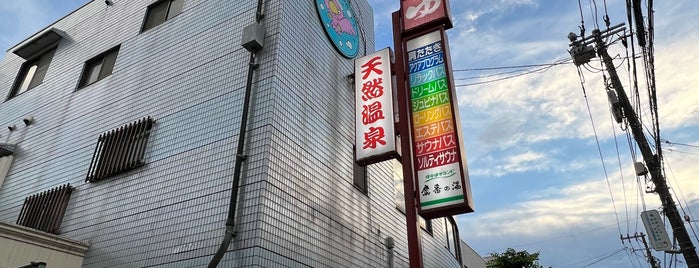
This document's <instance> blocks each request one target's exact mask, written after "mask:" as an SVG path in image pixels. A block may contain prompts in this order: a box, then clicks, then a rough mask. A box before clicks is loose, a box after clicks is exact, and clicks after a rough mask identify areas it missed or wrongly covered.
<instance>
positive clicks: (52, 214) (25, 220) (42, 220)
mask: <svg viewBox="0 0 699 268" xmlns="http://www.w3.org/2000/svg"><path fill="white" fill-rule="evenodd" d="M71 192H73V188H72V187H70V184H65V185H61V186H59V187H56V188H53V189H50V190H47V191H45V192H41V193H38V194H35V195H32V196H29V197H27V198H26V199H24V205H22V211H21V212H20V213H19V217H18V218H17V224H18V225H22V226H26V227H29V228H33V229H37V230H40V231H44V232H47V233H52V234H58V233H59V228H60V227H61V221H63V214H64V213H65V211H66V207H68V200H69V199H70V193H71Z"/></svg>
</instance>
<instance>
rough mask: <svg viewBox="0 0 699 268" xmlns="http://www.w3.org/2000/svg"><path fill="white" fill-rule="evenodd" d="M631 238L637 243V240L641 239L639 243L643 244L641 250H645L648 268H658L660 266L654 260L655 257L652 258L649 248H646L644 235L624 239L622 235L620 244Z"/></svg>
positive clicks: (629, 236)
mask: <svg viewBox="0 0 699 268" xmlns="http://www.w3.org/2000/svg"><path fill="white" fill-rule="evenodd" d="M631 238H636V241H638V239H639V238H641V242H643V248H644V249H645V250H646V256H647V257H648V263H650V267H652V268H660V264H659V263H658V262H657V261H656V260H655V257H653V254H651V252H650V248H648V243H646V235H645V234H643V233H640V234H634V235H627V236H626V237H624V236H623V235H622V236H621V241H622V243H623V241H624V240H629V241H630V240H631Z"/></svg>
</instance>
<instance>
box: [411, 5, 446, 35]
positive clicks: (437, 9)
mask: <svg viewBox="0 0 699 268" xmlns="http://www.w3.org/2000/svg"><path fill="white" fill-rule="evenodd" d="M400 10H401V13H402V14H401V16H402V18H403V19H402V26H403V33H404V34H405V33H410V32H414V31H420V30H424V29H427V28H429V29H430V30H432V29H434V27H435V26H443V27H444V29H445V30H449V29H451V28H452V27H453V24H452V22H451V10H450V9H449V0H401V1H400Z"/></svg>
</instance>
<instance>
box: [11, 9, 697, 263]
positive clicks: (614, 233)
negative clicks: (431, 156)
mask: <svg viewBox="0 0 699 268" xmlns="http://www.w3.org/2000/svg"><path fill="white" fill-rule="evenodd" d="M86 2H88V1H86V0H61V1H50V0H3V3H2V4H1V5H0V49H2V50H3V51H5V50H7V49H8V48H9V47H11V46H12V45H14V44H16V43H18V42H20V41H22V40H23V39H25V38H27V37H28V36H29V35H31V34H32V33H34V32H36V31H39V30H41V29H42V28H44V27H46V26H47V25H49V24H50V23H51V22H53V21H55V20H57V19H59V18H60V17H62V16H63V15H66V14H68V13H69V12H70V11H72V10H74V9H76V8H78V7H80V6H81V5H83V4H84V3H86ZM370 2H371V3H372V5H373V7H374V17H375V28H376V43H377V45H376V48H383V47H387V46H391V45H392V44H391V43H392V40H391V26H390V23H391V20H390V13H391V12H392V11H394V10H397V9H398V3H399V1H398V0H370ZM580 3H581V5H582V10H583V15H584V17H583V19H584V22H585V28H586V30H587V31H586V32H587V33H588V34H589V33H590V32H591V31H592V29H595V28H598V26H597V25H599V27H604V22H603V21H602V16H603V15H604V14H605V1H596V2H594V1H592V0H587V1H580ZM643 3H646V1H643ZM595 4H596V10H597V16H596V17H597V19H595V16H594V15H593V14H594V13H595ZM624 5H625V1H621V0H608V1H606V10H607V13H608V14H609V17H610V19H611V22H612V24H617V23H621V22H626V13H625V12H626V10H625V6H624ZM451 8H452V17H453V21H454V28H453V29H451V30H449V31H448V34H449V38H450V48H451V51H452V62H453V67H454V69H457V70H461V69H479V68H486V67H497V66H519V65H531V64H546V63H552V62H556V61H561V60H565V59H567V58H569V55H568V53H567V49H568V44H569V41H568V39H567V38H566V36H567V34H568V33H569V32H576V33H579V30H578V27H579V26H580V23H581V17H580V10H579V8H578V1H544V0H468V1H466V0H452V1H451ZM654 10H655V63H656V68H655V71H656V76H657V90H658V103H659V105H658V106H659V113H660V126H661V129H662V131H661V138H662V139H664V140H668V141H670V142H673V143H674V144H664V147H663V154H664V157H665V159H666V165H665V168H666V174H667V178H668V182H669V183H670V185H671V187H672V189H673V191H674V193H673V194H674V196H675V200H676V202H678V203H679V204H681V206H682V208H684V210H685V212H683V211H680V214H681V215H684V214H685V213H686V214H689V215H690V217H691V218H692V219H698V220H699V180H697V179H696V174H699V165H697V162H699V148H697V147H694V146H687V145H699V137H697V135H696V133H697V131H699V105H697V103H699V93H697V91H696V87H697V85H699V76H697V75H695V72H696V70H698V69H699V52H698V51H697V49H696V47H697V46H696V44H697V43H698V42H699V30H696V29H695V27H696V25H699V9H698V8H696V5H695V3H694V2H693V1H690V0H677V1H656V3H655V7H654ZM646 15H647V14H646ZM596 23H597V24H596ZM627 27H628V25H627ZM637 52H638V49H637ZM626 53H627V52H626V50H625V49H624V48H623V46H622V45H621V44H620V43H619V42H617V43H615V44H613V45H611V46H610V54H612V56H617V55H618V57H617V58H616V59H615V64H617V66H618V68H619V73H620V75H621V77H622V82H623V84H624V86H625V88H626V89H627V92H628V89H629V88H630V87H629V85H630V82H629V79H628V77H629V71H628V67H627V66H628V65H627V63H628V61H624V60H622V59H623V58H625V57H626ZM638 64H639V65H641V64H642V61H639V62H638ZM586 67H587V68H583V69H582V74H583V75H584V83H582V85H581V80H580V78H579V76H578V71H577V69H576V68H575V66H574V65H573V64H562V65H556V66H553V67H551V68H548V69H544V70H538V71H537V72H532V73H531V74H527V75H521V76H517V77H514V78H510V79H503V80H499V79H501V78H503V77H507V76H512V75H515V74H520V73H523V72H526V71H532V70H537V69H538V68H533V67H530V68H513V69H499V70H491V71H459V72H455V73H454V76H455V78H456V84H457V85H461V86H458V87H457V93H458V95H459V96H458V100H459V109H460V113H461V120H462V122H461V123H462V127H463V130H464V135H465V146H466V150H467V152H468V163H469V169H470V175H471V184H472V188H473V195H474V201H475V205H476V210H477V211H476V212H475V213H470V214H465V215H459V216H457V222H458V224H459V229H460V231H461V237H462V239H464V240H465V241H466V242H467V243H469V245H470V246H471V247H473V248H474V249H475V250H476V251H478V252H479V253H480V254H481V255H484V256H485V255H487V254H488V253H490V252H495V251H498V252H500V251H504V250H505V249H506V248H508V247H512V248H515V249H517V250H528V251H529V252H537V251H539V252H541V264H542V265H545V266H548V265H552V266H553V267H648V265H647V263H645V261H644V260H643V257H642V254H643V252H642V251H634V249H639V248H641V247H640V245H639V243H638V242H636V241H632V242H629V241H626V242H625V243H624V244H622V241H621V240H620V239H619V236H620V235H627V234H633V233H635V232H644V233H645V230H644V228H643V225H642V223H640V220H639V217H638V215H639V214H640V211H642V210H644V208H643V207H644V204H645V207H646V209H657V208H659V203H660V202H659V199H658V196H657V195H655V194H647V193H645V192H644V191H643V190H644V189H645V187H646V184H645V183H644V182H643V178H641V179H640V180H638V179H637V177H636V176H635V175H634V172H633V159H632V156H631V154H630V149H629V142H628V140H627V138H626V134H625V133H624V132H623V130H622V129H621V127H620V125H618V124H616V123H613V120H612V119H611V117H610V113H609V109H608V104H607V99H606V95H605V92H604V86H603V80H602V75H601V73H600V72H599V69H600V65H599V62H593V63H592V64H590V65H589V66H586ZM505 72H511V73H509V74H504V75H503V73H505ZM642 74H643V71H642V70H641V72H640V76H641V77H642ZM494 80H497V81H494ZM479 83H480V84H479ZM474 84H475V85H474ZM639 84H640V85H641V88H640V89H639V91H640V92H641V104H642V105H641V106H642V108H641V110H642V112H641V114H642V115H643V116H644V123H645V124H646V125H648V124H650V121H649V120H648V114H649V112H648V111H649V108H648V105H647V95H646V93H645V92H646V89H645V87H644V85H645V81H643V80H641V82H640V83H639ZM583 86H584V88H585V93H586V95H584V93H583ZM585 96H587V99H586V98H585ZM586 100H587V103H589V106H590V110H589V112H588V109H587V103H586ZM590 114H591V116H590ZM590 117H592V119H593V121H594V127H595V130H596V133H597V138H598V139H599V142H600V148H601V150H600V151H598V148H597V143H596V141H595V131H593V127H592V123H591V120H590ZM648 126H649V125H648ZM682 144H686V145H682ZM617 148H618V149H617ZM600 152H601V155H602V157H600ZM617 152H618V153H617ZM638 155H639V157H640V154H638ZM602 159H603V160H602ZM638 160H640V158H639V159H638ZM603 161H604V165H603ZM638 181H640V185H639V183H638ZM639 188H640V189H641V190H640V191H639ZM695 216H696V217H695ZM687 227H690V225H687ZM691 227H692V228H693V229H689V233H690V236H692V238H693V241H694V243H695V245H699V241H698V240H697V237H696V235H695V234H694V232H693V231H697V232H699V228H697V227H698V226H697V225H696V224H692V225H691ZM654 255H655V256H656V257H657V258H658V259H659V260H660V262H661V263H662V264H663V267H667V265H668V264H669V263H670V256H669V255H664V254H662V253H658V252H655V253H654ZM680 261H681V258H680ZM673 263H674V262H673ZM586 265H590V266H586ZM683 266H684V265H682V263H680V265H679V266H678V267H683Z"/></svg>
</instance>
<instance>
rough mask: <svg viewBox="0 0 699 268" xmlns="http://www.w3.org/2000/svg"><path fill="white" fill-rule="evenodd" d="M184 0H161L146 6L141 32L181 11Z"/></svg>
mask: <svg viewBox="0 0 699 268" xmlns="http://www.w3.org/2000/svg"><path fill="white" fill-rule="evenodd" d="M183 6H184V0H162V1H158V2H156V3H155V4H153V5H151V6H149V7H148V11H147V12H146V19H145V22H144V23H143V29H141V32H145V31H148V30H149V29H151V28H153V27H155V26H158V25H160V24H162V23H163V22H165V21H166V20H169V19H171V18H173V17H174V16H177V15H178V14H180V13H181V12H182V7H183Z"/></svg>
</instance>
